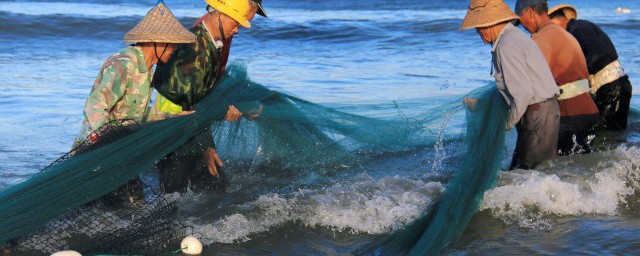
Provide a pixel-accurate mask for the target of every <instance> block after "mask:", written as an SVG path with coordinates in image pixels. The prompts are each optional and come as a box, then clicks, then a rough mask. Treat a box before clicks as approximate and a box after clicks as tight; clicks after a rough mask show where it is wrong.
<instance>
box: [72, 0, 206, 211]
mask: <svg viewBox="0 0 640 256" xmlns="http://www.w3.org/2000/svg"><path fill="white" fill-rule="evenodd" d="M124 41H125V42H131V43H135V44H133V45H130V46H127V47H125V48H124V49H122V50H121V51H120V52H118V53H116V54H115V55H113V56H111V57H110V58H109V59H107V61H106V62H105V63H104V64H103V65H102V69H101V70H100V73H99V74H98V77H97V78H96V80H95V82H94V85H93V88H92V89H91V92H90V94H89V97H88V98H87V101H86V103H85V108H84V117H85V119H84V121H83V122H82V132H81V136H80V138H78V139H77V140H76V143H74V148H77V146H78V145H80V144H85V145H86V141H88V142H89V144H90V145H91V144H96V143H97V142H98V141H100V139H101V136H102V135H103V134H102V132H101V129H104V128H103V126H105V125H107V124H110V123H113V122H120V121H123V120H133V121H135V122H136V123H142V122H146V121H150V120H151V119H153V118H154V117H156V116H158V115H159V114H158V113H154V111H153V109H152V108H151V107H149V101H150V99H151V94H152V92H153V87H151V78H152V74H153V68H154V66H155V65H156V64H159V63H163V62H166V61H167V60H169V57H170V56H171V54H172V52H173V51H174V50H175V49H176V47H177V46H179V45H190V44H193V43H195V42H196V37H195V35H194V34H193V33H191V32H190V31H189V30H187V29H186V28H185V27H184V26H182V24H181V23H180V21H178V19H176V17H175V16H173V14H172V13H171V11H169V9H168V8H167V7H166V6H165V5H164V3H163V2H162V1H160V2H159V3H158V4H157V5H156V6H154V7H153V8H152V9H151V10H150V11H149V12H148V13H147V15H146V16H145V17H144V18H143V19H142V21H140V23H138V25H136V26H135V27H134V28H133V29H132V30H130V31H129V32H127V34H126V35H125V36H124ZM190 113H192V111H180V112H179V113H176V115H184V114H190ZM107 126H108V125H107ZM107 131H108V129H107ZM153 172H154V170H148V171H146V172H143V173H141V174H140V180H134V181H131V182H130V183H129V184H128V185H127V186H125V187H123V189H124V190H128V191H127V192H126V193H129V197H130V199H131V200H132V201H135V199H136V197H138V196H142V195H140V194H139V193H138V192H142V191H139V189H138V188H139V186H138V185H139V184H140V183H139V181H142V183H143V184H144V185H145V186H144V188H143V189H144V196H145V199H146V200H147V201H150V200H152V198H153V196H155V195H156V194H157V193H158V192H159V191H157V190H158V189H159V188H158V187H159V184H158V181H157V178H154V177H157V175H154V174H153ZM132 184H133V185H132ZM123 189H121V190H123ZM121 190H119V191H117V192H114V193H115V194H113V195H115V196H113V195H112V196H111V197H106V198H109V200H111V199H112V198H114V199H116V200H119V196H118V195H117V194H118V193H120V191H121Z"/></svg>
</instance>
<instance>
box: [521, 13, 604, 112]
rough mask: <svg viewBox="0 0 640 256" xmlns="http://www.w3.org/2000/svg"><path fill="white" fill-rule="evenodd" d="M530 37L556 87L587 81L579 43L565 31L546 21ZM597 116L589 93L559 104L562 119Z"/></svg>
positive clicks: (583, 58) (587, 74)
mask: <svg viewBox="0 0 640 256" xmlns="http://www.w3.org/2000/svg"><path fill="white" fill-rule="evenodd" d="M532 37H533V40H534V41H536V43H537V44H538V46H539V47H540V50H542V54H543V55H544V56H545V58H546V59H547V62H548V63H549V68H550V69H551V73H552V74H553V78H554V79H555V81H556V84H557V85H558V86H562V85H564V84H567V83H572V82H576V81H578V80H583V79H588V78H589V72H588V70H587V64H586V60H585V57H584V55H583V53H582V49H581V48H580V44H578V41H577V40H576V39H575V38H574V37H573V36H572V35H571V34H569V33H568V32H567V31H565V30H564V29H562V28H561V27H559V26H558V25H555V24H553V23H551V21H549V22H547V23H546V24H543V25H542V28H540V29H539V30H538V31H537V32H536V33H534V34H533V35H532ZM596 113H598V108H597V107H596V105H595V104H594V103H593V99H592V98H591V96H590V95H589V93H583V94H580V95H578V96H575V97H573V98H570V99H566V100H561V101H560V114H561V115H562V116H576V115H583V114H596Z"/></svg>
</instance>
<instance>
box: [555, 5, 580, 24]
mask: <svg viewBox="0 0 640 256" xmlns="http://www.w3.org/2000/svg"><path fill="white" fill-rule="evenodd" d="M557 11H561V12H562V13H564V16H565V17H567V19H570V20H577V19H578V10H576V8H575V7H573V6H571V5H568V4H559V5H556V6H555V7H553V8H551V9H550V10H549V16H551V14H553V13H554V12H557Z"/></svg>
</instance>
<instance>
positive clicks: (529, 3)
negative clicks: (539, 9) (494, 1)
mask: <svg viewBox="0 0 640 256" xmlns="http://www.w3.org/2000/svg"><path fill="white" fill-rule="evenodd" d="M542 3H545V4H546V3H547V0H518V2H516V8H515V11H516V14H517V15H518V16H520V14H521V13H522V10H524V9H526V8H528V7H533V6H534V5H536V4H542Z"/></svg>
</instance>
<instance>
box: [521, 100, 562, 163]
mask: <svg viewBox="0 0 640 256" xmlns="http://www.w3.org/2000/svg"><path fill="white" fill-rule="evenodd" d="M559 127H560V107H559V106H558V101H557V100H556V99H555V98H550V99H548V100H545V101H543V102H541V103H538V104H535V105H532V106H529V108H527V111H526V112H525V113H524V115H523V116H522V118H521V119H520V121H519V122H518V123H517V124H516V130H517V131H518V141H517V142H516V149H515V151H514V153H513V160H512V161H511V168H510V169H516V168H520V169H532V168H534V167H535V166H536V165H538V164H540V163H541V162H543V161H545V160H549V159H553V158H555V157H557V156H558V154H557V152H558V151H557V150H556V146H557V143H558V130H559Z"/></svg>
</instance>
